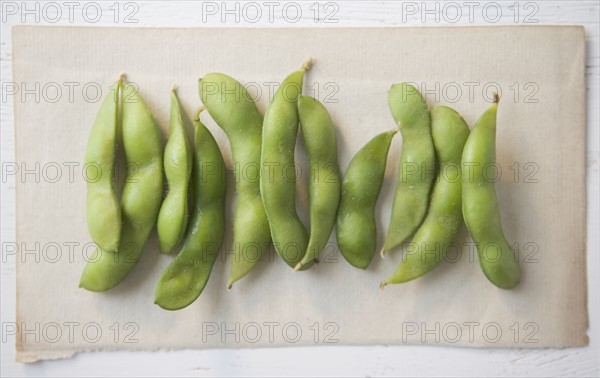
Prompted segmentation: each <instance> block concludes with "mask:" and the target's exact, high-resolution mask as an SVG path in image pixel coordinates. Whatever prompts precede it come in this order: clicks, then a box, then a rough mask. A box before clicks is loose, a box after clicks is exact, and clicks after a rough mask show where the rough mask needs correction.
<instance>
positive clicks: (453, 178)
mask: <svg viewBox="0 0 600 378" xmlns="http://www.w3.org/2000/svg"><path fill="white" fill-rule="evenodd" d="M431 134H432V137H433V145H434V147H435V152H436V156H437V163H438V164H437V166H438V173H437V177H436V180H435V183H434V186H433V192H432V195H431V202H430V204H429V211H428V212H427V216H426V217H425V220H424V221H423V224H421V226H420V227H419V229H418V230H417V232H416V233H415V236H414V238H413V239H412V242H411V246H412V248H413V249H414V252H411V253H407V254H406V255H405V256H404V258H403V260H402V262H401V263H400V265H399V266H398V269H397V270H396V272H395V273H394V274H393V275H392V276H391V277H390V278H388V279H387V280H385V281H383V282H382V283H381V288H383V287H384V286H385V285H387V284H398V283H403V282H407V281H410V280H414V279H415V278H418V277H421V276H422V275H424V274H426V273H428V272H429V271H431V270H433V268H435V267H436V266H437V265H438V264H439V263H440V262H441V261H442V260H443V259H444V257H445V256H446V251H447V249H448V247H450V246H451V245H452V243H453V241H454V238H455V237H456V234H457V233H458V229H459V228H460V225H461V224H462V208H461V205H462V178H461V157H462V152H463V148H464V146H465V143H466V142H467V138H468V137H469V126H467V124H466V122H465V121H464V119H463V118H462V117H461V116H460V114H458V113H457V112H456V111H455V110H454V109H451V108H449V107H446V106H434V107H432V108H431Z"/></svg>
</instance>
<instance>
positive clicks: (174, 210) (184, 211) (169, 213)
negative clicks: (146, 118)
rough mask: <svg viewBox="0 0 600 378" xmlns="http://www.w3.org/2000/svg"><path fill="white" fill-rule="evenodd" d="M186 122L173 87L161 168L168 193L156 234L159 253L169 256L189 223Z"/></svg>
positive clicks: (189, 163) (189, 158) (189, 165)
mask: <svg viewBox="0 0 600 378" xmlns="http://www.w3.org/2000/svg"><path fill="white" fill-rule="evenodd" d="M188 123H189V120H188V119H187V116H186V115H185V111H184V110H183V109H182V107H181V104H180V102H179V99H178V98H177V93H175V88H173V89H172V90H171V121H170V130H169V140H168V141H167V144H166V146H165V154H164V169H165V176H166V177H167V183H168V186H169V190H168V192H167V196H166V197H165V199H164V200H163V203H162V205H161V207H160V212H159V213H158V220H157V222H156V231H157V233H158V241H159V245H160V251H161V252H163V253H169V252H171V250H172V249H173V248H175V246H176V245H177V243H179V241H181V239H182V238H183V236H184V235H185V230H186V227H187V222H188V199H187V197H188V186H189V181H190V175H191V173H192V152H191V151H190V145H189V142H188V139H187V136H186V135H185V124H188Z"/></svg>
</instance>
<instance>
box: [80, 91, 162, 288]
mask: <svg viewBox="0 0 600 378" xmlns="http://www.w3.org/2000/svg"><path fill="white" fill-rule="evenodd" d="M122 102H123V107H122V135H123V147H124V150H125V159H126V161H127V168H128V175H127V177H126V179H125V184H124V186H123V193H122V195H121V218H122V220H123V226H122V227H123V229H122V231H121V240H120V242H119V249H118V250H117V251H116V252H109V251H103V250H97V251H96V252H95V253H94V255H93V256H92V258H91V259H90V261H88V263H87V265H86V266H85V269H84V271H83V274H82V276H81V281H80V283H79V286H80V287H82V288H84V289H87V290H90V291H106V290H108V289H111V288H112V287H114V286H116V285H117V284H119V283H120V282H121V281H122V280H123V278H125V276H126V275H127V274H128V273H129V272H130V271H131V269H133V267H134V266H135V264H136V263H137V262H138V260H139V257H140V254H141V253H142V250H143V248H144V244H145V243H146V240H147V239H148V236H149V235H150V232H151V231H152V228H153V227H154V224H155V223H156V217H157V216H158V211H159V209H160V204H161V200H162V189H163V164H162V162H163V157H162V154H163V150H162V141H161V135H160V130H159V129H158V126H157V125H156V123H155V122H154V119H153V118H152V114H150V110H148V107H147V106H146V104H145V103H144V100H143V99H142V97H141V96H140V94H139V93H138V91H137V89H136V88H135V87H134V86H133V85H131V84H125V85H124V88H123V97H122Z"/></svg>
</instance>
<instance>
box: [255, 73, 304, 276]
mask: <svg viewBox="0 0 600 378" xmlns="http://www.w3.org/2000/svg"><path fill="white" fill-rule="evenodd" d="M308 68H309V66H306V67H303V68H302V69H300V70H298V71H295V72H293V73H291V74H290V75H288V76H287V77H286V78H285V79H284V80H283V82H282V83H281V85H280V86H279V88H278V89H277V91H276V92H275V95H274V96H273V100H272V102H271V105H270V106H269V108H268V110H267V113H266V114H265V122H264V125H263V127H264V132H263V138H262V152H261V159H260V161H261V164H260V193H261V197H262V201H263V204H264V205H265V210H266V212H267V217H268V219H269V226H270V227H271V236H272V238H273V244H274V246H275V250H276V251H277V253H278V254H279V256H281V257H282V258H283V260H284V261H285V262H286V263H287V264H288V265H289V266H290V267H292V268H294V267H296V264H298V263H299V262H300V260H301V259H302V257H303V256H304V252H305V251H306V247H307V246H308V233H307V232H306V228H305V227H304V225H303V224H302V221H301V220H300V218H299V217H298V213H297V212H296V166H295V163H294V149H295V147H296V137H297V135H298V107H297V104H298V98H299V97H300V95H301V94H302V83H303V79H304V73H305V72H306V71H307V70H308ZM309 266H310V264H307V265H304V267H303V268H308V267H309Z"/></svg>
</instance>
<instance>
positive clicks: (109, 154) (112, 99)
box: [85, 80, 122, 251]
mask: <svg viewBox="0 0 600 378" xmlns="http://www.w3.org/2000/svg"><path fill="white" fill-rule="evenodd" d="M121 84H122V81H121V80H119V81H118V82H117V83H116V84H115V86H114V87H113V88H112V89H111V90H110V92H108V95H107V96H106V98H105V99H104V101H103V102H102V105H101V106H100V110H99V111H98V115H97V116H96V121H95V122H94V126H92V131H91V132H90V137H89V140H88V144H87V149H86V152H85V166H86V167H87V166H94V167H96V169H97V170H98V172H97V176H96V177H97V179H96V180H87V201H86V212H87V226H88V231H89V233H90V236H91V237H92V240H93V241H94V242H95V243H96V244H97V246H98V248H101V249H104V250H106V251H115V250H116V249H117V248H118V247H119V239H120V237H121V208H120V206H119V199H118V198H117V195H116V194H115V186H114V180H113V173H114V171H113V170H114V165H115V144H116V138H117V112H118V105H119V88H120V87H121Z"/></svg>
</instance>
